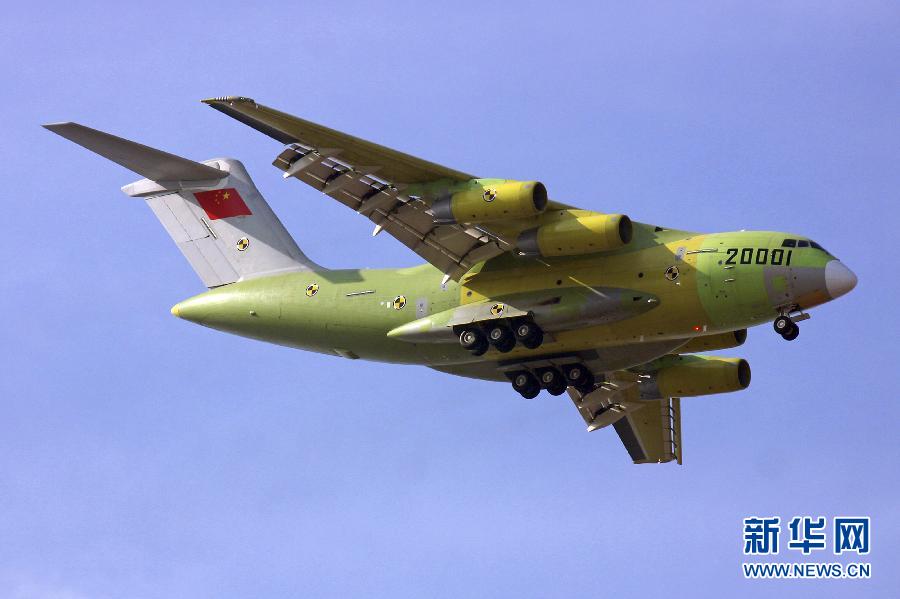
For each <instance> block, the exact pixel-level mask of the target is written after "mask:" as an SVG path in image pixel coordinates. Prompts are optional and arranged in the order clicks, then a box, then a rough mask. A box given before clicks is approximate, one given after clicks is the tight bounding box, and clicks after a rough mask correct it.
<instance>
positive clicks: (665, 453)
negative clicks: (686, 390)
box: [569, 373, 681, 464]
mask: <svg viewBox="0 0 900 599" xmlns="http://www.w3.org/2000/svg"><path fill="white" fill-rule="evenodd" d="M616 374H617V375H621V376H620V377H619V378H613V380H611V381H608V382H604V383H603V384H602V385H601V386H600V387H598V388H597V389H596V390H595V391H592V392H591V393H588V394H587V395H582V394H581V393H580V392H579V391H576V390H575V389H573V388H571V387H570V388H569V396H570V397H571V398H572V401H573V402H574V403H575V407H576V408H578V411H579V413H580V414H581V416H582V417H583V418H584V421H585V422H586V423H587V425H588V431H594V430H597V429H600V428H603V427H605V426H609V425H612V427H613V428H614V429H615V431H616V434H618V435H619V439H620V440H621V441H622V444H623V445H624V446H625V449H626V450H627V451H628V455H629V456H631V459H632V461H633V462H634V463H635V464H656V463H663V462H671V461H672V460H677V462H678V463H679V464H681V400H680V399H679V398H677V397H672V398H666V399H656V400H642V399H639V397H638V392H637V385H636V380H630V374H627V373H616Z"/></svg>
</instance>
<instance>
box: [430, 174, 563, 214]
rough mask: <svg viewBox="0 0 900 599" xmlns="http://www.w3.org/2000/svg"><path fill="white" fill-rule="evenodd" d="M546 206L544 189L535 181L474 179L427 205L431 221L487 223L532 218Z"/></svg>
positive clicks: (545, 191) (545, 190)
mask: <svg viewBox="0 0 900 599" xmlns="http://www.w3.org/2000/svg"><path fill="white" fill-rule="evenodd" d="M546 207H547V188H546V187H544V184H543V183H540V182H538V181H508V180H497V181H496V182H495V181H490V180H483V179H482V180H475V181H473V182H472V183H470V184H468V185H467V186H466V187H464V188H462V189H459V188H457V189H455V190H451V192H450V193H449V194H447V195H444V196H443V197H440V198H438V199H437V200H435V202H434V203H433V204H432V205H431V211H432V213H433V214H434V219H435V222H437V223H438V224H450V223H487V222H491V221H497V220H505V219H516V218H526V217H530V216H536V215H538V214H540V213H542V212H543V211H544V209H545V208H546Z"/></svg>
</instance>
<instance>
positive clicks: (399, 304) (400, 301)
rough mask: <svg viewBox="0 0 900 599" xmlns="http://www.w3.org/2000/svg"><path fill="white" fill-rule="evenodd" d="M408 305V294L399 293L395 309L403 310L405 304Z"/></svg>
mask: <svg viewBox="0 0 900 599" xmlns="http://www.w3.org/2000/svg"><path fill="white" fill-rule="evenodd" d="M405 305H406V296H405V295H398V296H397V297H395V298H394V310H402V309H403V306H405Z"/></svg>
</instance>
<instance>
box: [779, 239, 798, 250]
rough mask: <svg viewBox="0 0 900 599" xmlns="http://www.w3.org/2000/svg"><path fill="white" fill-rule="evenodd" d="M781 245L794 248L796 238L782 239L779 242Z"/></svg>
mask: <svg viewBox="0 0 900 599" xmlns="http://www.w3.org/2000/svg"><path fill="white" fill-rule="evenodd" d="M781 247H785V248H795V247H797V240H796V239H785V240H784V241H782V242H781Z"/></svg>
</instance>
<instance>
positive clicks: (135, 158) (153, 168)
mask: <svg viewBox="0 0 900 599" xmlns="http://www.w3.org/2000/svg"><path fill="white" fill-rule="evenodd" d="M44 128H45V129H48V130H50V131H52V132H54V133H56V134H57V135H61V136H62V137H65V138H66V139H68V140H69V141H73V142H75V143H77V144H78V145H80V146H82V147H85V148H87V149H88V150H90V151H92V152H95V153H97V154H100V155H101V156H103V157H104V158H108V159H109V160H112V161H113V162H116V163H118V164H121V165H122V166H124V167H125V168H127V169H129V170H132V171H134V172H136V173H138V174H140V175H142V176H144V177H146V178H148V179H150V180H152V181H157V182H158V181H209V180H216V179H221V178H223V177H226V176H227V175H228V173H226V172H224V171H221V170H219V169H217V168H213V167H211V166H207V165H205V164H200V163H199V162H194V161H193V160H188V159H187V158H182V157H181V156H176V155H174V154H169V153H168V152H163V151H162V150H157V149H156V148H151V147H149V146H145V145H143V144H139V143H137V142H134V141H131V140H128V139H124V138H121V137H116V136H115V135H110V134H109V133H104V132H103V131H97V130H96V129H91V128H90V127H85V126H84V125H79V124H78V123H51V124H48V125H44Z"/></svg>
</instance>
